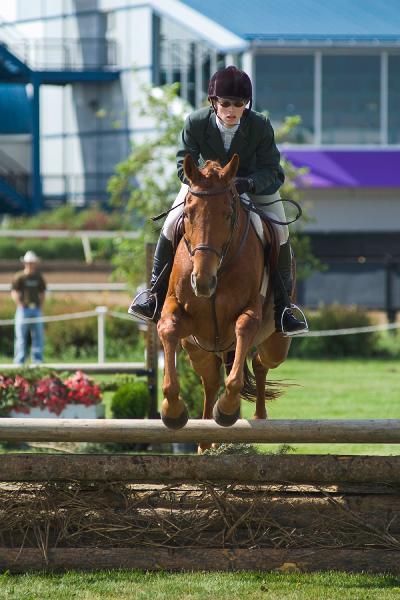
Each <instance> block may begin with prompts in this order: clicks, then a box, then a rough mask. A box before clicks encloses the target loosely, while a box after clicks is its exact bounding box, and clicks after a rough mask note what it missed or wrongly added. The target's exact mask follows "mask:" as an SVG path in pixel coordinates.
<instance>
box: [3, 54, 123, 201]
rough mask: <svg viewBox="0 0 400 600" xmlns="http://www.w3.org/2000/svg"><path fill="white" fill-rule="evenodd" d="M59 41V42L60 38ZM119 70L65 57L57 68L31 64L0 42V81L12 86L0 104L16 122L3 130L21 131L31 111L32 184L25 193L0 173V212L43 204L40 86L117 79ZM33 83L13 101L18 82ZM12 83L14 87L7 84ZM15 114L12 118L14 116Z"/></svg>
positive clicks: (102, 81)
mask: <svg viewBox="0 0 400 600" xmlns="http://www.w3.org/2000/svg"><path fill="white" fill-rule="evenodd" d="M60 44H61V42H60ZM118 77H119V71H118V70H117V69H116V68H114V67H110V66H109V65H107V64H94V65H93V66H84V65H79V64H74V63H72V64H71V61H70V60H68V61H66V62H65V64H64V65H60V67H58V68H54V67H52V68H39V69H36V68H33V67H31V66H30V65H29V63H28V62H27V60H26V59H24V57H22V58H21V57H20V56H19V55H18V54H17V53H16V52H14V51H12V49H11V48H10V47H8V46H7V45H6V44H3V43H0V85H2V84H4V86H7V87H5V88H4V91H7V89H8V92H10V89H14V93H13V94H10V93H8V94H2V95H1V97H2V104H1V102H0V108H5V106H6V105H8V106H7V111H10V110H11V111H12V112H13V115H14V119H12V121H10V122H9V126H10V127H11V128H12V127H13V125H11V123H15V124H17V125H16V128H14V129H13V131H8V132H7V131H3V133H20V132H26V131H19V129H21V128H22V129H26V124H27V116H28V115H29V113H30V119H29V120H30V123H29V125H30V127H29V129H28V131H30V133H31V135H32V186H31V192H30V194H29V195H28V196H26V195H23V194H21V192H20V191H19V190H18V189H17V188H16V187H14V186H13V185H12V183H11V182H10V181H12V177H11V178H10V177H8V178H7V177H4V175H2V173H0V213H1V212H12V213H18V212H24V213H26V212H28V213H35V212H37V211H39V210H40V209H41V208H43V194H42V179H41V166H40V162H41V160H40V86H41V85H67V84H71V83H77V82H80V83H93V82H97V83H107V82H110V81H114V80H115V79H118ZM21 84H25V85H26V84H31V85H32V91H33V93H32V99H31V101H30V106H29V101H28V98H27V97H26V95H25V102H24V101H23V99H22V97H21V95H19V96H18V102H17V104H14V101H15V99H16V97H17V93H16V92H15V90H16V89H17V88H18V85H19V86H20V85H21ZM10 85H11V86H14V88H10ZM16 115H17V116H18V118H15V116H16ZM2 121H3V122H5V117H4V116H3V119H0V132H1V130H2V129H1V124H2Z"/></svg>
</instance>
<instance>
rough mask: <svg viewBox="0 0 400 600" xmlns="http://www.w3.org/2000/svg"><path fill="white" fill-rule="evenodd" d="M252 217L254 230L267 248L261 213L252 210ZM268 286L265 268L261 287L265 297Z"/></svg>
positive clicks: (261, 292) (262, 294)
mask: <svg viewBox="0 0 400 600" xmlns="http://www.w3.org/2000/svg"><path fill="white" fill-rule="evenodd" d="M250 219H251V224H252V225H253V227H254V231H255V232H256V235H257V237H258V239H259V240H260V242H261V244H262V247H263V248H265V246H266V243H267V240H266V239H265V235H264V227H263V224H262V221H261V217H260V216H259V215H257V213H255V212H250ZM267 287H268V278H267V271H266V269H265V268H264V274H263V279H262V283H261V289H260V294H261V296H264V298H265V296H266V295H267Z"/></svg>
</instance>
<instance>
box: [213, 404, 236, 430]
mask: <svg viewBox="0 0 400 600" xmlns="http://www.w3.org/2000/svg"><path fill="white" fill-rule="evenodd" d="M213 417H214V421H215V422H216V423H218V425H221V426H222V427H230V426H231V425H234V424H235V423H236V421H237V420H238V418H239V417H240V407H239V408H238V409H237V410H236V411H235V412H234V413H233V414H231V415H227V414H225V413H223V412H221V411H220V410H219V408H218V404H214V408H213Z"/></svg>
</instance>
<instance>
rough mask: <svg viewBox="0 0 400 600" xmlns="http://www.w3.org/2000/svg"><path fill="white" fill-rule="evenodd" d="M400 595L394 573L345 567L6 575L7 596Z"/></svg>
mask: <svg viewBox="0 0 400 600" xmlns="http://www.w3.org/2000/svg"><path fill="white" fill-rule="evenodd" d="M399 597H400V580H399V579H398V578H396V577H393V576H389V575H381V576H379V575H378V576H372V575H350V574H344V573H324V574H321V573H316V574H313V575H308V574H304V575H303V574H297V573H294V574H280V573H270V574H264V573H211V574H209V573H207V574H204V573H192V574H190V573H188V574H168V573H141V572H136V571H111V572H99V573H87V574H78V573H72V572H71V573H67V574H65V575H22V576H11V575H3V576H1V577H0V598H1V599H2V600H3V599H7V600H42V599H43V598H46V599H47V600H73V599H75V598H76V599H79V600H101V599H103V598H104V599H107V600H150V599H151V600H167V599H168V600H169V599H171V600H216V599H217V600H225V599H226V600H243V599H246V600H336V599H337V598H340V599H341V600H370V599H372V598H373V599H377V600H378V599H379V600H387V599H392V598H399Z"/></svg>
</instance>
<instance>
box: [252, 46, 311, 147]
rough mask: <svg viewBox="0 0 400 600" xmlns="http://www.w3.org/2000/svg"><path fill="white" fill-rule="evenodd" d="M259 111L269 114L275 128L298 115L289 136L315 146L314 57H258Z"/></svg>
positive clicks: (256, 71)
mask: <svg viewBox="0 0 400 600" xmlns="http://www.w3.org/2000/svg"><path fill="white" fill-rule="evenodd" d="M255 75H256V77H255V81H256V86H257V89H256V110H258V111H268V113H269V117H270V119H271V121H272V123H273V124H274V125H275V126H279V125H280V124H282V123H283V121H284V119H285V117H286V116H293V115H299V116H300V117H301V120H302V122H301V125H299V126H298V127H296V128H295V129H294V130H293V131H292V133H291V134H290V138H289V139H290V141H291V142H294V143H297V144H307V143H312V142H313V136H314V124H313V105H314V57H313V56H310V55H307V56H293V55H288V56H286V55H274V54H259V55H257V56H256V57H255Z"/></svg>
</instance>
